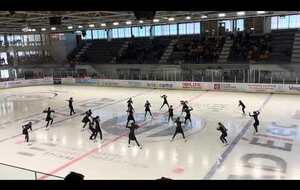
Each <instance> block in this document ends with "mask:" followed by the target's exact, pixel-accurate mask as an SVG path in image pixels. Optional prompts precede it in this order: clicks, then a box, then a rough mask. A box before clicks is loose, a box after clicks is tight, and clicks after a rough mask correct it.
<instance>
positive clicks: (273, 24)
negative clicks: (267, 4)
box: [271, 16, 278, 29]
mask: <svg viewBox="0 0 300 190" xmlns="http://www.w3.org/2000/svg"><path fill="white" fill-rule="evenodd" d="M271 29H278V16H273V17H272V18H271Z"/></svg>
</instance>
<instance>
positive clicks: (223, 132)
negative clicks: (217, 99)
mask: <svg viewBox="0 0 300 190" xmlns="http://www.w3.org/2000/svg"><path fill="white" fill-rule="evenodd" d="M218 125H219V127H218V128H217V130H218V131H220V132H221V136H220V140H221V142H222V143H223V144H225V145H227V144H228V142H227V140H226V137H227V129H226V128H225V126H224V125H223V124H222V123H221V122H219V123H218Z"/></svg>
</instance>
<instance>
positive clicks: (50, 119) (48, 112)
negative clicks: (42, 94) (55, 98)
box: [43, 107, 55, 128]
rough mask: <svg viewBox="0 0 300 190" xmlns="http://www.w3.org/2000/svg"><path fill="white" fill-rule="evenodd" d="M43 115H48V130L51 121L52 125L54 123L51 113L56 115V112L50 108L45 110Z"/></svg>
mask: <svg viewBox="0 0 300 190" xmlns="http://www.w3.org/2000/svg"><path fill="white" fill-rule="evenodd" d="M43 113H47V116H46V119H45V120H46V121H47V125H46V128H47V127H48V125H49V122H50V121H51V123H50V125H52V123H53V115H52V114H51V113H55V111H54V110H51V108H50V107H48V109H47V110H44V111H43Z"/></svg>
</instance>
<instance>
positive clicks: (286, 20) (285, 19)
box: [278, 16, 289, 29]
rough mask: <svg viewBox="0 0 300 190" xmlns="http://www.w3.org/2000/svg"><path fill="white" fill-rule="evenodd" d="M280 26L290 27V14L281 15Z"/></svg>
mask: <svg viewBox="0 0 300 190" xmlns="http://www.w3.org/2000/svg"><path fill="white" fill-rule="evenodd" d="M278 28H280V29H287V28H289V16H280V17H279V18H278Z"/></svg>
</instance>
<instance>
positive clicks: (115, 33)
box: [112, 28, 119, 38]
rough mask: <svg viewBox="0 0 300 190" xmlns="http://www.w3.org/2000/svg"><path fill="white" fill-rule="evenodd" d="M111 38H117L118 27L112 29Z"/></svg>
mask: <svg viewBox="0 0 300 190" xmlns="http://www.w3.org/2000/svg"><path fill="white" fill-rule="evenodd" d="M112 38H119V32H118V28H113V29H112Z"/></svg>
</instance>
